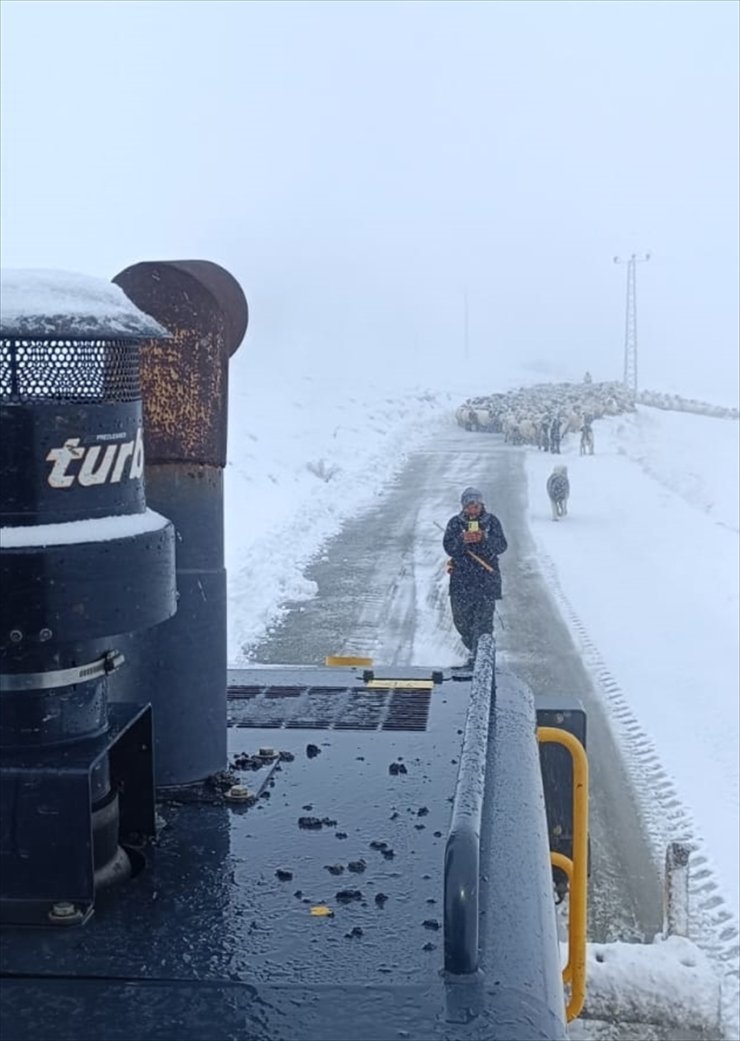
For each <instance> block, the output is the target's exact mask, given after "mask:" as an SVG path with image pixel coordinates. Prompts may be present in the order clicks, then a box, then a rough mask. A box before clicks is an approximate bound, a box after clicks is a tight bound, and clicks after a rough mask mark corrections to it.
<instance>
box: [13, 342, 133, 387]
mask: <svg viewBox="0 0 740 1041" xmlns="http://www.w3.org/2000/svg"><path fill="white" fill-rule="evenodd" d="M137 347H138V344H137V342H136V341H134V340H11V339H2V340H0V400H2V401H6V402H8V401H11V402H30V401H70V402H72V401H138V399H139V398H140V397H141V381H140V375H139V352H138V349H137Z"/></svg>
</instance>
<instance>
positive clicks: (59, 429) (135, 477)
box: [0, 273, 175, 924]
mask: <svg viewBox="0 0 740 1041" xmlns="http://www.w3.org/2000/svg"><path fill="white" fill-rule="evenodd" d="M24 274H26V273H19V274H18V275H16V279H15V282H14V281H13V280H12V279H11V280H10V281H6V282H5V283H4V286H3V299H2V322H1V324H0V474H1V475H2V491H1V495H0V528H1V530H0V587H1V588H2V597H0V921H3V922H16V923H22V924H48V923H55V924H71V923H76V922H81V921H84V920H85V919H86V918H87V917H88V916H89V914H90V913H91V911H92V909H93V905H94V902H95V897H96V894H97V893H99V891H100V890H101V889H102V888H103V887H104V886H106V885H107V884H109V883H110V882H113V881H116V880H119V879H124V878H126V877H128V875H129V874H130V872H131V863H130V860H129V856H128V854H127V853H126V852H125V850H124V849H123V848H122V846H123V844H124V843H125V839H126V836H127V835H128V834H130V833H136V834H137V835H141V834H144V835H146V834H153V833H154V798H153V796H154V791H153V766H152V735H151V712H150V710H149V708H148V706H142V705H141V704H138V705H132V704H119V705H111V704H109V699H108V683H109V677H110V676H111V675H112V674H113V673H115V672H116V671H118V670H120V672H121V673H123V674H125V672H126V668H127V665H126V662H125V658H124V656H123V655H122V654H121V653H120V646H119V639H121V638H122V636H121V634H126V633H131V632H134V631H139V630H142V629H145V628H148V627H151V626H155V625H157V624H159V623H160V622H162V621H163V620H164V619H166V618H169V617H170V616H171V615H172V614H173V613H174V612H175V583H174V529H173V526H172V524H171V523H170V522H169V521H168V520H167V519H166V518H165V517H162V516H159V515H158V514H155V513H153V511H151V510H148V509H147V504H146V500H145V495H144V479H143V475H144V458H143V431H142V407H141V393H140V378H139V349H138V345H139V342H140V341H141V340H143V339H145V338H146V339H151V338H155V337H156V338H158V337H165V336H166V335H167V333H166V330H164V329H163V328H161V327H160V326H159V325H158V324H157V323H156V322H154V321H152V320H151V319H150V318H148V317H147V315H145V314H142V313H141V312H139V311H138V310H137V309H136V308H135V307H133V305H131V304H130V302H129V301H127V300H126V299H125V297H124V296H123V295H122V294H120V293H118V292H117V291H115V290H114V289H113V287H111V286H110V285H108V284H107V283H105V282H98V281H97V280H89V281H86V282H84V283H80V282H78V281H75V277H74V276H72V278H71V279H70V276H67V275H64V273H49V274H46V273H45V274H44V276H43V277H40V276H39V275H38V274H36V273H27V278H28V279H30V281H31V285H32V287H33V292H32V293H31V294H30V295H29V293H28V282H27V281H24V277H23V276H24ZM101 286H102V304H101V295H100V294H101V290H100V287H101ZM24 292H25V296H24ZM86 294H87V295H86ZM34 299H35V300H41V301H48V302H50V308H49V310H46V311H44V310H43V308H42V307H40V306H38V305H36V306H34V305H33V300H34ZM136 700H137V701H139V702H140V701H141V699H140V698H137V699H136Z"/></svg>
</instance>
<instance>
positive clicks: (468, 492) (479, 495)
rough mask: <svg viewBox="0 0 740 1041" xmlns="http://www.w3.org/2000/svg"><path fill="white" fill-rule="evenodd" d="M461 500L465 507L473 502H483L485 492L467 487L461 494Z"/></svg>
mask: <svg viewBox="0 0 740 1041" xmlns="http://www.w3.org/2000/svg"><path fill="white" fill-rule="evenodd" d="M460 502H461V503H462V505H463V507H465V506H467V505H468V504H469V503H471V502H479V503H481V504H482V503H483V492H480V491H478V489H477V488H466V489H465V491H464V492H463V493H462V495H461V496H460Z"/></svg>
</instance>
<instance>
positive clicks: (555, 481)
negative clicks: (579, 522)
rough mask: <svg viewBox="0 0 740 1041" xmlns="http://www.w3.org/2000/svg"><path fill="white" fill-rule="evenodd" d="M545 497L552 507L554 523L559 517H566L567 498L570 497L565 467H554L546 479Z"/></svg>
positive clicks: (566, 468)
mask: <svg viewBox="0 0 740 1041" xmlns="http://www.w3.org/2000/svg"><path fill="white" fill-rule="evenodd" d="M547 495H548V498H549V499H550V505H551V506H552V519H553V520H554V521H556V520H559V519H560V517H567V516H568V496H569V495H570V482H569V481H568V467H567V466H556V467H554V469H553V471H552V473H551V474H550V476H549V477H548V478H547Z"/></svg>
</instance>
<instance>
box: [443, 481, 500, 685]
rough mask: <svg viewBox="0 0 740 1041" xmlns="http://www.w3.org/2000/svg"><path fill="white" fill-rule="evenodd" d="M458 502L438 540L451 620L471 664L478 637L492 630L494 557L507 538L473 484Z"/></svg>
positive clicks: (496, 595)
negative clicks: (447, 583)
mask: <svg viewBox="0 0 740 1041" xmlns="http://www.w3.org/2000/svg"><path fill="white" fill-rule="evenodd" d="M460 504H461V506H462V509H461V510H460V512H459V513H456V514H455V516H454V517H451V518H450V520H449V521H448V522H447V527H446V529H445V533H444V539H443V540H442V543H443V545H444V549H445V553H447V556H448V557H449V558H450V562H449V565H448V567H449V571H450V607H451V609H452V621H453V623H454V625H455V628H456V629H457V631H458V633H459V634H460V639H461V640H462V642H463V644H464V645H465V647H466V648H467V650H468V651H469V652H470V658H469V660H468V664H469V665H472V663H473V661H474V660H475V652H476V650H477V647H478V638H479V637H480V636H481V635H482V634H483V633H492V632H493V614H494V611H495V609H496V601H497V600H500V599H501V572H500V570H499V566H498V557H499V554H500V553H503V552H504V551H505V550H506V548H507V542H506V536H505V535H504V530H503V528H502V527H501V521H500V520H499V519H498V517H495V516H494V515H493V514H492V513H488V511H487V510H486V507H485V505H484V503H483V494H482V493H481V492H480V491H479V490H478V489H477V488H466V489H465V491H464V492H463V493H462V495H461V496H460Z"/></svg>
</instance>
